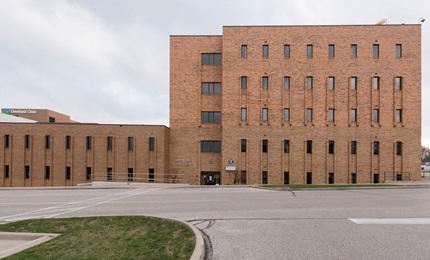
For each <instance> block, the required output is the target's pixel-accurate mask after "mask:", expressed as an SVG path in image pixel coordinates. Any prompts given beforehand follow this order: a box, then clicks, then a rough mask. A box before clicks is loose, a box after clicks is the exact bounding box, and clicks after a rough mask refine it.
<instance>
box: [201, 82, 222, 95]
mask: <svg viewBox="0 0 430 260" xmlns="http://www.w3.org/2000/svg"><path fill="white" fill-rule="evenodd" d="M201 93H202V94H211V95H217V94H221V82H202V83H201Z"/></svg>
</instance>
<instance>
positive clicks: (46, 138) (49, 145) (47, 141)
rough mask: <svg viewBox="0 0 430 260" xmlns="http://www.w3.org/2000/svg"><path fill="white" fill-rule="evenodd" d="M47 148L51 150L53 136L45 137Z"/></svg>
mask: <svg viewBox="0 0 430 260" xmlns="http://www.w3.org/2000/svg"><path fill="white" fill-rule="evenodd" d="M45 148H46V149H49V148H51V136H50V135H46V136H45Z"/></svg>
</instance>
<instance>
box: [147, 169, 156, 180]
mask: <svg viewBox="0 0 430 260" xmlns="http://www.w3.org/2000/svg"><path fill="white" fill-rule="evenodd" d="M154 180H155V170H154V169H153V168H149V169H148V182H154Z"/></svg>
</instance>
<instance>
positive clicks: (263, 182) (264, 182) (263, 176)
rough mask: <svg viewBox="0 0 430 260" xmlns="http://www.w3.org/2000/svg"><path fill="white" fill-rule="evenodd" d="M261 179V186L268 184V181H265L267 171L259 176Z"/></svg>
mask: <svg viewBox="0 0 430 260" xmlns="http://www.w3.org/2000/svg"><path fill="white" fill-rule="evenodd" d="M261 178H262V182H261V183H262V184H267V183H268V181H267V171H263V172H262V176H261Z"/></svg>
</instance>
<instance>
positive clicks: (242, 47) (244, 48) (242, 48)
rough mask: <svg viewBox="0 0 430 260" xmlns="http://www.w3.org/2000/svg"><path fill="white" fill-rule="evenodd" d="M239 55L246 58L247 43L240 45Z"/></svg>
mask: <svg viewBox="0 0 430 260" xmlns="http://www.w3.org/2000/svg"><path fill="white" fill-rule="evenodd" d="M240 57H241V58H242V59H246V58H248V45H246V44H243V45H242V46H241V47H240Z"/></svg>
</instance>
